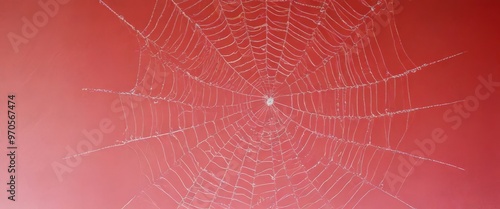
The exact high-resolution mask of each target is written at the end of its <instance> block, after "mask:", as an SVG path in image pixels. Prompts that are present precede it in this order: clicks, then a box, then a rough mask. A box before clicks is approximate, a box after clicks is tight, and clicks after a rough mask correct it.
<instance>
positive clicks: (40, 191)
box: [0, 0, 500, 208]
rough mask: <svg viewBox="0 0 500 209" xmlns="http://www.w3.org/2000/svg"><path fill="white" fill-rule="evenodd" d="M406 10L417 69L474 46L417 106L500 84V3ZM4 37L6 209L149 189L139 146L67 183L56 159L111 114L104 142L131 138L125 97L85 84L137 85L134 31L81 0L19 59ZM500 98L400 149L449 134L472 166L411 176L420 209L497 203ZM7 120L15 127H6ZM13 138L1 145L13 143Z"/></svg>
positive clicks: (15, 22)
mask: <svg viewBox="0 0 500 209" xmlns="http://www.w3.org/2000/svg"><path fill="white" fill-rule="evenodd" d="M483 2H493V1H483ZM402 4H403V5H404V11H403V12H402V13H401V14H399V15H397V17H396V23H397V25H398V29H399V33H400V36H401V40H402V43H403V45H404V47H405V50H406V51H407V52H408V54H409V56H410V58H411V59H412V60H413V61H414V62H415V63H426V62H429V61H430V60H436V59H439V58H442V57H446V56H449V55H452V54H455V53H457V52H462V51H466V53H465V54H464V55H462V56H459V57H457V58H453V59H451V60H448V61H446V62H443V63H439V64H436V65H434V66H432V67H430V68H429V69H428V70H423V71H420V72H419V73H416V74H414V75H411V78H410V79H409V80H410V84H411V86H412V98H413V100H414V102H415V103H414V104H415V106H420V104H421V105H425V104H439V103H444V102H449V101H457V100H461V99H463V98H465V97H466V96H469V95H473V94H474V89H475V87H476V86H477V85H478V84H479V81H478V80H477V79H476V78H477V77H478V76H480V75H483V76H486V75H488V74H493V80H496V81H500V71H499V68H500V53H499V51H498V49H499V47H500V41H498V38H499V37H500V29H498V25H499V23H500V15H498V11H499V9H500V7H499V4H498V3H480V2H478V1H451V0H446V1H431V0H418V1H417V0H415V1H411V2H409V1H402ZM495 4H496V5H495ZM129 9H130V10H131V11H136V10H139V9H141V8H129ZM38 10H39V7H38V6H37V1H23V2H21V3H19V2H18V1H2V2H1V3H0V16H1V19H0V25H1V27H0V34H7V33H8V32H10V31H19V30H20V27H21V24H22V22H21V21H20V20H21V18H22V17H23V16H30V15H32V14H33V13H35V12H36V11H38ZM0 37H2V38H1V39H0V83H1V84H0V85H1V87H0V97H1V98H0V104H5V103H6V102H5V101H6V95H7V94H8V93H10V92H14V93H15V94H16V95H17V98H16V100H17V102H18V104H17V111H18V114H19V117H18V122H19V126H18V137H19V141H18V146H19V147H20V148H19V151H18V152H19V154H18V166H19V171H18V177H19V184H18V190H17V192H18V197H17V199H18V201H17V202H15V203H10V202H8V201H6V196H7V194H6V193H5V192H1V193H0V205H1V208H121V207H122V206H123V205H124V204H125V203H126V202H127V201H128V200H129V199H130V198H131V197H133V196H134V195H135V194H137V192H138V191H140V190H141V189H142V188H143V187H144V185H145V184H147V182H145V180H144V179H143V177H142V174H141V172H140V171H139V169H137V167H138V166H139V165H138V160H137V158H136V156H135V154H134V153H133V151H132V150H131V149H128V148H124V147H123V148H119V149H110V150H108V151H106V152H99V153H96V154H92V155H89V156H85V157H84V158H83V161H82V164H81V165H79V166H77V167H76V168H74V170H73V172H71V173H70V174H67V175H65V177H64V181H63V182H59V181H58V179H57V177H56V175H55V174H54V171H53V169H52V165H51V163H53V162H63V160H62V158H63V157H64V156H65V155H66V150H65V148H66V146H68V145H69V146H71V147H75V146H76V144H78V142H80V141H81V140H83V139H84V136H83V134H82V133H81V131H82V130H83V129H86V130H91V129H94V128H97V127H98V124H99V121H101V119H103V118H110V119H111V120H112V121H113V124H115V125H116V130H118V131H114V132H112V133H111V134H106V135H105V137H104V141H105V142H104V143H105V144H106V143H109V144H111V143H113V142H114V141H115V140H117V139H120V137H123V133H121V131H120V130H123V129H124V124H123V122H122V121H120V120H118V119H117V115H116V114H114V113H112V112H111V111H110V105H111V102H112V101H113V100H114V99H116V96H114V95H109V94H98V93H91V92H85V91H82V90H81V89H82V88H103V89H113V90H117V91H127V90H129V89H130V88H132V87H133V84H134V80H135V76H136V73H137V57H138V44H137V41H136V38H135V36H134V35H133V34H132V33H131V31H130V30H129V29H128V28H127V27H126V26H125V24H123V23H122V22H120V21H119V19H117V18H116V16H114V15H113V14H111V13H110V12H109V10H107V9H106V8H104V7H103V6H102V5H100V4H99V2H98V1H71V2H70V3H68V4H67V5H63V6H61V10H60V12H59V13H58V15H57V16H56V17H54V18H51V19H50V22H49V23H48V25H46V26H45V27H43V28H41V29H40V32H39V34H38V35H37V36H36V37H35V38H33V39H32V40H30V42H29V43H28V44H26V45H22V46H21V47H20V52H19V53H14V52H13V50H12V47H11V45H10V43H9V42H8V40H7V38H5V37H6V36H5V35H2V36H0ZM499 102H500V93H499V92H495V93H493V94H492V96H491V97H490V98H489V99H487V100H485V101H481V103H480V108H479V110H478V111H476V112H473V113H472V116H471V117H470V118H468V119H466V120H464V123H463V125H462V126H461V127H460V128H459V129H458V130H456V131H451V129H450V128H449V124H446V123H445V122H444V121H443V120H442V118H441V116H442V114H443V112H444V111H445V110H447V108H448V107H440V108H433V109H429V110H425V111H419V112H417V113H416V114H415V115H414V117H413V119H412V121H411V126H410V128H409V130H408V133H407V136H406V139H408V140H406V141H408V143H404V144H403V147H401V148H400V149H401V150H407V151H411V150H413V149H415V147H414V144H412V143H411V142H413V141H414V139H417V138H425V137H427V136H429V135H430V133H431V131H432V130H433V129H434V128H436V127H442V128H444V129H445V130H447V132H446V133H447V134H448V136H449V139H448V141H447V142H446V143H444V144H440V145H438V146H437V148H436V152H435V153H433V154H432V156H431V158H432V159H437V160H440V161H444V162H449V163H452V164H454V165H458V166H460V167H463V168H465V171H459V170H455V169H451V168H449V167H445V166H440V165H436V164H433V163H424V164H423V165H421V166H419V167H416V170H415V172H414V174H412V175H411V176H410V177H408V179H407V180H406V182H405V185H404V186H403V187H402V189H401V191H400V193H399V195H398V197H399V198H401V199H403V200H405V201H406V202H408V203H410V204H411V205H413V206H415V207H417V208H495V207H498V205H499V204H500V203H499V201H498V200H499V199H500V193H499V191H500V182H499V180H498V179H499V178H498V177H500V172H499V171H500V168H499V166H498V162H500V157H499V154H498V151H497V149H496V148H497V147H498V145H499V143H498V138H499V136H500V132H499V131H498V130H499V129H500V123H499V122H498V119H499V114H500V109H499V108H498V104H499ZM0 108H1V109H3V108H5V107H1V106H0ZM1 109H0V110H1ZM4 112H5V111H3V110H2V113H1V114H0V117H4V116H5V113H4ZM0 124H2V127H5V120H4V121H1V122H0ZM1 130H2V132H3V131H4V128H2V129H1ZM3 133H4V132H3ZM2 135H5V134H2ZM5 142H6V140H5V138H4V139H2V141H1V144H2V147H4V146H6V143H5ZM404 146H407V147H404ZM2 149H3V148H2ZM3 152H4V151H2V153H3ZM1 156H3V157H1V158H0V168H1V169H0V171H1V172H0V179H1V182H4V181H5V179H6V171H4V170H6V169H3V168H6V163H7V161H6V158H5V157H4V154H2V155H1ZM2 185H4V183H2ZM0 188H4V187H3V186H2V187H0ZM2 191H3V189H2ZM358 206H359V208H404V207H403V205H401V203H399V202H398V201H395V200H394V199H393V198H391V197H388V196H386V195H381V194H376V193H375V194H370V195H368V196H367V197H366V198H365V199H364V200H363V201H361V203H360V205H358Z"/></svg>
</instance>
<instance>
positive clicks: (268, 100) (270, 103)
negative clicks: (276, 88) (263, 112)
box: [266, 97, 274, 106]
mask: <svg viewBox="0 0 500 209" xmlns="http://www.w3.org/2000/svg"><path fill="white" fill-rule="evenodd" d="M273 104H274V98H272V97H268V98H267V99H266V105H267V106H271V105H273Z"/></svg>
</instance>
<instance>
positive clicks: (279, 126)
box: [80, 0, 462, 208]
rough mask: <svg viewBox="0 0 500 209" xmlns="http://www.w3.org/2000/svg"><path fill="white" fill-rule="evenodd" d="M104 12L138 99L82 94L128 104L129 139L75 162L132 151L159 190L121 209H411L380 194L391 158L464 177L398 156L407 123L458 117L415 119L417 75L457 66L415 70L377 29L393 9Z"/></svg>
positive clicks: (303, 6)
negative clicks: (369, 208)
mask: <svg viewBox="0 0 500 209" xmlns="http://www.w3.org/2000/svg"><path fill="white" fill-rule="evenodd" d="M101 4H102V5H103V7H105V8H107V9H109V11H110V12H112V13H113V14H114V15H116V16H117V18H119V19H120V21H121V22H122V23H123V24H124V25H126V26H127V27H129V28H130V29H131V31H132V32H133V33H135V34H136V36H137V39H138V42H139V43H140V45H141V48H140V57H139V61H140V63H139V66H138V68H137V69H138V70H137V79H136V81H135V84H134V87H133V88H132V89H131V90H130V91H124V92H120V91H115V90H110V89H84V90H86V91H91V92H100V93H109V94H114V95H117V96H118V97H119V98H120V101H121V105H122V106H123V107H124V111H123V116H122V119H123V120H124V121H125V122H126V128H125V130H124V134H125V136H126V137H125V138H124V139H122V140H119V141H116V143H115V144H114V145H111V146H106V147H102V148H100V149H96V150H92V151H90V152H86V153H80V155H85V154H90V153H93V152H98V151H104V150H107V149H111V148H119V147H129V148H132V149H133V150H134V151H135V153H136V154H137V157H138V158H139V159H140V161H141V168H140V169H141V171H142V172H143V174H144V176H145V178H147V180H148V181H149V182H150V184H149V185H148V186H147V187H146V188H144V190H142V191H138V192H137V194H136V195H135V196H134V197H131V198H130V201H128V202H127V203H124V208H165V207H172V205H177V206H178V208H354V207H356V206H357V205H358V203H359V202H360V201H362V200H363V198H365V197H366V196H367V195H368V194H370V193H373V192H379V193H383V194H384V195H387V196H389V197H391V198H393V199H394V200H396V201H399V202H401V203H402V204H404V205H406V206H407V207H409V208H413V206H412V205H411V204H410V203H407V202H405V201H404V200H403V199H401V198H399V197H398V195H397V194H398V191H399V190H396V191H393V190H390V189H389V186H388V185H387V184H384V176H385V174H386V172H387V171H388V170H389V169H390V168H391V166H393V165H394V163H395V160H394V159H395V157H397V156H401V155H402V156H407V157H414V158H416V159H419V160H423V161H428V162H431V163H436V164H440V165H442V166H448V167H451V168H455V169H462V168H460V167H457V166H454V165H451V164H448V163H446V162H441V161H438V160H434V159H429V158H425V157H422V156H415V155H412V154H410V153H407V152H405V151H403V150H400V149H398V147H399V145H400V143H401V142H402V140H403V139H404V136H405V133H406V131H407V129H408V126H409V121H410V116H411V113H413V112H415V111H419V110H424V109H429V108H434V107H438V106H443V105H449V104H452V103H453V102H452V103H444V104H429V105H428V106H421V107H413V106H412V105H411V98H410V86H409V84H408V81H409V80H410V79H411V75H412V74H413V73H418V72H419V71H421V70H426V68H427V67H429V66H431V65H434V64H436V63H438V62H442V61H445V60H447V59H450V58H452V57H454V56H458V55H460V53H459V54H456V55H450V56H449V57H445V58H441V59H437V60H433V61H429V62H428V63H423V64H415V63H413V62H412V61H411V60H410V59H409V58H408V56H407V54H406V52H405V50H404V49H403V46H402V43H401V41H400V39H399V34H398V32H397V28H396V25H395V23H394V21H392V22H390V24H388V25H387V26H386V27H384V28H377V27H376V23H375V19H376V18H377V17H381V16H384V15H386V16H387V15H389V16H391V15H393V13H394V12H393V10H394V3H393V2H392V1H383V0H381V1H360V2H357V1H356V2H354V1H349V2H347V1H238V0H214V1H210V0H166V1H165V0H156V1H144V2H142V1H141V3H140V4H146V5H148V6H150V7H151V10H150V13H149V14H148V16H147V18H140V17H138V16H134V15H133V14H129V15H125V14H121V13H120V12H119V9H115V7H116V8H119V5H120V4H124V3H119V1H111V0H109V1H106V2H104V1H101ZM128 6H130V5H128ZM129 16H130V17H129ZM270 101H271V102H270ZM125 107H127V108H125ZM125 109H127V111H125ZM403 178H406V177H403ZM401 186H402V185H401Z"/></svg>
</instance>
